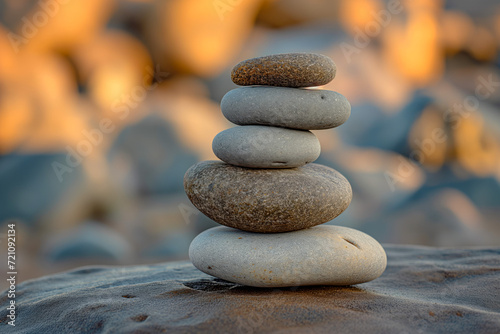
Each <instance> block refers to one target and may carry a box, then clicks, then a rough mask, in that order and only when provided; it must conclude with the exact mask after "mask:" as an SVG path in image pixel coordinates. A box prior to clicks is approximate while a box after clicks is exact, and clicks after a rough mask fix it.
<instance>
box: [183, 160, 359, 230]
mask: <svg viewBox="0 0 500 334" xmlns="http://www.w3.org/2000/svg"><path fill="white" fill-rule="evenodd" d="M184 189H185V191H186V194H187V196H188V197H189V199H190V200H191V202H192V203H193V204H194V206H196V207H197V208H198V209H199V210H200V211H201V212H202V213H204V214H205V215H207V216H208V217H209V218H211V219H213V220H214V221H216V222H218V223H220V224H223V225H227V226H229V227H235V228H239V229H242V230H245V231H250V232H286V231H294V230H300V229H303V228H306V227H311V226H314V225H319V224H323V223H326V222H327V221H329V220H331V219H333V218H335V217H337V216H338V215H339V214H341V213H342V212H343V211H344V210H345V209H346V208H347V206H348V205H349V203H350V202H351V198H352V190H351V186H350V184H349V182H348V181H347V180H346V179H345V178H344V177H343V176H342V175H341V174H340V173H339V172H337V171H335V170H333V169H331V168H329V167H326V166H322V165H317V164H307V165H305V166H303V167H298V168H288V169H279V170H276V169H251V168H244V167H236V166H232V165H229V164H226V163H224V162H221V161H203V162H199V163H197V164H196V165H194V166H192V167H191V168H190V169H189V170H188V171H187V172H186V175H185V176H184Z"/></svg>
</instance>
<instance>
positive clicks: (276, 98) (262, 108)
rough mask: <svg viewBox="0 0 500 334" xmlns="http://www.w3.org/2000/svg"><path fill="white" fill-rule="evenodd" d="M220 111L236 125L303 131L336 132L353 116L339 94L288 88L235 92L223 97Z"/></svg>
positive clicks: (242, 88) (248, 89) (264, 87)
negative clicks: (276, 127)
mask: <svg viewBox="0 0 500 334" xmlns="http://www.w3.org/2000/svg"><path fill="white" fill-rule="evenodd" d="M220 107H221V110H222V113H223V114H224V116H225V117H226V118H227V119H228V120H229V121H231V122H233V123H234V124H239V125H248V124H260V125H274V126H282V127H286V128H293V129H303V130H320V129H329V128H334V127H337V126H339V125H341V124H343V123H344V122H345V121H347V119H348V118H349V115H350V114H351V105H350V103H349V101H347V99H346V98H345V97H344V96H343V95H341V94H339V93H337V92H333V91H330V90H321V89H300V88H287V87H267V86H255V87H240V88H236V89H233V90H231V91H229V92H228V93H227V94H226V95H224V97H223V98H222V101H221V106H220Z"/></svg>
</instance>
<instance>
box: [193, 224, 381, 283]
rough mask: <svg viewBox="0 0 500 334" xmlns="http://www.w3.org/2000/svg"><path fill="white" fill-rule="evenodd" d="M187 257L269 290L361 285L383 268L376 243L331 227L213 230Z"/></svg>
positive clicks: (203, 235)
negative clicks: (265, 231)
mask: <svg viewBox="0 0 500 334" xmlns="http://www.w3.org/2000/svg"><path fill="white" fill-rule="evenodd" d="M189 258H190V259H191V262H193V264H194V266H195V267H196V268H198V269H199V270H201V271H203V272H204V273H207V274H209V275H212V276H215V277H218V278H222V279H225V280H227V281H231V282H234V283H239V284H243V285H249V286H255V287H269V288H273V287H286V286H303V285H353V284H359V283H364V282H368V281H371V280H373V279H375V278H377V277H379V276H380V275H382V273H383V272H384V269H385V266H386V264H387V260H386V255H385V252H384V249H383V248H382V246H381V245H380V244H379V243H378V242H377V241H376V240H375V239H373V238H372V237H370V236H369V235H367V234H365V233H363V232H360V231H357V230H354V229H351V228H347V227H341V226H332V225H321V226H314V227H311V228H308V229H304V230H300V231H293V232H287V233H271V234H262V233H252V232H245V231H240V230H237V229H234V228H230V227H224V226H219V227H214V228H211V229H209V230H207V231H205V232H203V233H201V234H199V235H198V236H197V237H196V238H195V239H194V240H193V242H192V243H191V246H190V247H189Z"/></svg>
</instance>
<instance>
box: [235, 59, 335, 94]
mask: <svg viewBox="0 0 500 334" xmlns="http://www.w3.org/2000/svg"><path fill="white" fill-rule="evenodd" d="M336 72H337V68H336V66H335V63H334V62H333V61H332V60H331V59H330V58H329V57H327V56H323V55H320V54H315V53H284V54H277V55H270V56H264V57H258V58H252V59H247V60H244V61H242V62H240V63H238V64H237V65H236V66H235V67H234V68H233V70H232V71H231V80H233V82H234V83H235V84H237V85H240V86H251V85H267V86H281V87H313V86H321V85H326V84H327V83H329V82H330V81H332V80H333V78H335V74H336Z"/></svg>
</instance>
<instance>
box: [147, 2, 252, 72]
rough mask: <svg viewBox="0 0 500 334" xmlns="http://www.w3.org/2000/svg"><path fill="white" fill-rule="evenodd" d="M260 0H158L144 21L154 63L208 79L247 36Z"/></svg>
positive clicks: (230, 58)
mask: <svg viewBox="0 0 500 334" xmlns="http://www.w3.org/2000/svg"><path fill="white" fill-rule="evenodd" d="M260 3H261V0H242V1H223V0H215V1H214V0H157V1H155V3H154V4H153V6H152V8H151V13H150V17H149V19H148V21H147V22H146V34H147V39H148V41H149V47H150V49H151V50H152V54H153V58H154V60H155V62H157V63H158V64H160V66H161V67H162V68H164V69H166V70H168V71H172V72H181V73H182V72H183V73H193V74H196V75H199V76H202V77H209V76H212V75H215V74H217V73H219V72H220V71H221V70H222V69H224V68H225V67H226V66H228V65H229V64H230V62H231V60H232V59H233V58H234V56H235V55H236V53H237V52H238V50H239V49H240V48H241V47H242V46H243V45H244V43H245V40H246V38H247V36H248V35H249V33H250V31H251V29H252V27H253V22H254V20H255V17H256V15H257V10H258V7H259V4H260Z"/></svg>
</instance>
